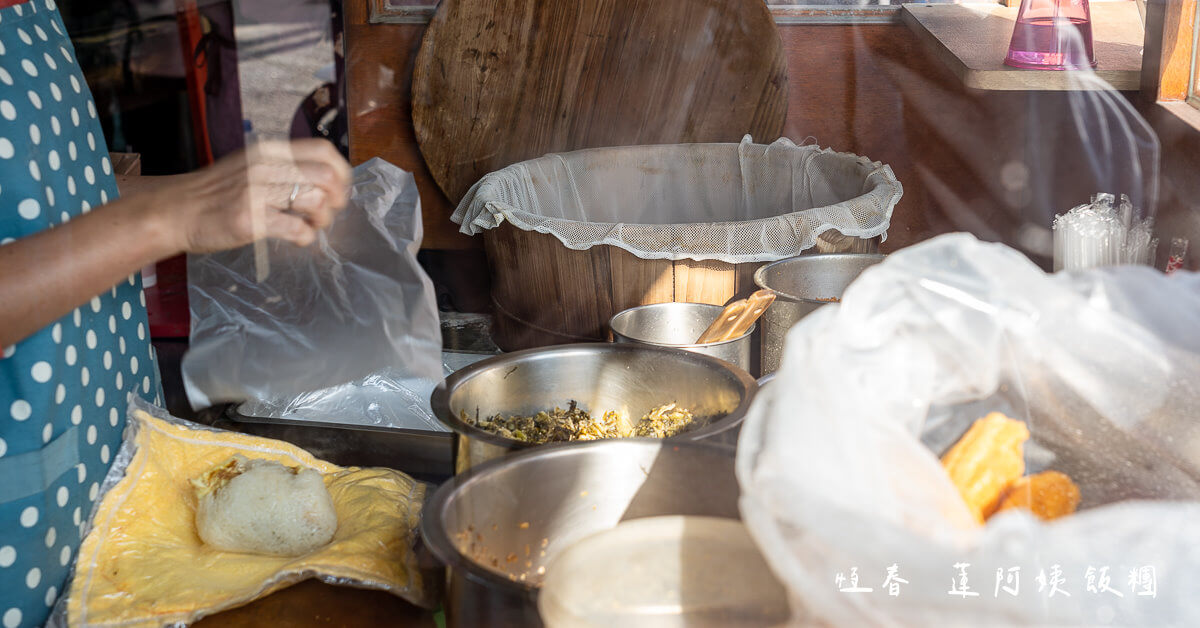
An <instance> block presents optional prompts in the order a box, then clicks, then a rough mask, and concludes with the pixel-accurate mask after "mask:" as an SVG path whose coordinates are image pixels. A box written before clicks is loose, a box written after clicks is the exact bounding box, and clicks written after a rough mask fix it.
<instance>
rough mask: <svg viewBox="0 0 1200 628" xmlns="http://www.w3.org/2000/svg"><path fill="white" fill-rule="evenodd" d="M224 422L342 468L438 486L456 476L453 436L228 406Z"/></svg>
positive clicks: (443, 433) (447, 433)
mask: <svg viewBox="0 0 1200 628" xmlns="http://www.w3.org/2000/svg"><path fill="white" fill-rule="evenodd" d="M224 415H225V418H226V419H227V420H229V421H231V422H233V423H235V424H237V426H238V427H239V428H240V431H244V432H247V433H250V434H253V435H256V436H262V437H265V438H274V439H277V440H283V441H287V442H289V443H292V444H293V445H296V446H298V447H301V448H303V449H305V450H307V451H309V452H310V453H312V454H313V455H314V456H316V457H318V458H321V459H322V460H327V461H329V462H332V463H334V464H338V465H342V466H357V467H387V468H391V469H396V470H398V471H401V472H404V473H407V474H408V475H411V476H413V477H414V478H415V479H418V480H421V481H425V482H431V483H433V484H439V483H441V482H442V481H444V480H445V479H446V478H448V477H451V476H452V475H453V474H454V433H453V432H435V431H432V430H414V429H405V428H389V427H383V426H379V425H356V424H347V423H333V422H329V421H298V420H294V419H271V418H265V417H258V416H250V415H245V414H242V413H241V412H238V410H237V406H235V405H230V406H228V407H227V408H226V410H225V412H224Z"/></svg>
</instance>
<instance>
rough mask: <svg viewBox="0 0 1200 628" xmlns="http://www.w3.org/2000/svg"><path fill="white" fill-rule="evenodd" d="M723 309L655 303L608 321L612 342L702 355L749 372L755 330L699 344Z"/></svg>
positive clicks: (717, 306)
mask: <svg viewBox="0 0 1200 628" xmlns="http://www.w3.org/2000/svg"><path fill="white" fill-rule="evenodd" d="M724 309H725V308H724V307H722V306H720V305H710V304H708V303H652V304H650V305H640V306H638V307H632V308H629V309H628V310H624V311H621V312H617V313H616V315H614V316H613V317H612V319H610V320H609V323H608V326H609V328H611V329H612V333H613V340H615V341H617V342H633V343H640V344H645V345H652V346H656V347H671V348H674V349H683V350H684V351H693V352H695V353H703V354H704V355H711V356H713V357H714V358H720V359H722V360H725V361H726V362H729V363H731V364H736V365H737V366H739V367H741V368H742V370H745V371H750V370H751V364H750V350H751V349H752V346H751V340H750V337H751V334H753V333H754V327H755V326H752V327H750V330H749V331H747V332H746V333H745V334H743V335H741V336H738V337H737V338H734V339H732V340H726V341H724V342H706V343H704V344H698V343H697V342H696V339H697V338H699V337H700V334H702V333H704V330H706V329H708V326H709V325H712V323H713V321H715V320H717V318H718V317H719V316H721V312H722V311H724Z"/></svg>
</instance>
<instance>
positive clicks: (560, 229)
mask: <svg viewBox="0 0 1200 628" xmlns="http://www.w3.org/2000/svg"><path fill="white" fill-rule="evenodd" d="M902 194H903V187H902V186H901V185H900V182H899V181H897V180H896V176H895V175H894V174H892V169H891V168H890V167H888V166H886V165H884V164H881V163H879V162H873V161H871V160H869V159H867V158H865V157H859V156H857V155H852V154H849V153H838V152H834V151H832V150H829V149H821V148H818V147H816V146H796V145H795V144H793V143H792V142H791V141H790V140H788V139H786V138H785V139H780V140H777V141H776V142H774V143H773V144H769V145H765V144H755V143H753V142H752V141H751V139H750V136H748V135H747V136H746V137H745V138H744V139H743V140H742V142H741V143H740V144H677V145H666V146H623V147H616V148H595V149H589V150H580V151H574V152H570V153H561V154H551V155H546V156H545V157H541V158H539V159H532V160H529V161H524V162H521V163H517V164H513V165H511V166H508V167H507V168H503V169H501V170H497V171H496V172H493V173H491V174H488V175H486V176H484V177H483V178H482V179H480V180H479V182H478V183H476V184H475V185H474V186H473V187H472V188H471V189H470V190H469V191H468V192H467V194H466V196H465V197H463V200H462V202H460V203H459V205H458V208H457V209H456V210H455V212H454V215H453V216H451V220H453V221H454V222H456V223H458V224H460V225H462V229H461V231H462V232H463V233H466V234H470V235H474V234H477V233H480V232H482V231H485V230H487V229H493V228H495V227H498V226H500V224H501V223H503V222H504V221H506V220H507V221H508V222H510V223H511V224H513V225H514V226H516V227H517V228H519V229H523V230H525V231H538V232H541V233H549V234H552V235H554V237H556V238H558V239H559V240H560V241H561V242H562V243H563V245H565V246H566V247H567V248H570V249H575V250H584V249H588V248H591V247H593V246H596V245H599V244H608V245H612V246H616V247H619V248H622V249H625V250H626V251H629V252H630V253H633V254H634V255H636V256H638V257H640V258H643V259H670V260H682V259H694V260H720V261H723V262H728V263H731V264H736V263H741V262H766V261H774V260H779V259H783V258H785V257H792V256H794V255H799V254H801V253H803V252H804V251H806V250H808V249H810V248H812V247H813V246H814V245H816V244H817V238H818V237H819V236H821V235H822V234H824V233H825V232H826V231H830V230H834V231H837V232H839V233H841V234H842V235H843V236H849V237H852V238H863V239H867V238H874V237H877V236H878V237H881V238H882V237H886V235H887V228H888V224H889V223H890V221H891V217H892V209H893V208H894V207H895V206H896V203H897V202H899V200H900V196H901V195H902Z"/></svg>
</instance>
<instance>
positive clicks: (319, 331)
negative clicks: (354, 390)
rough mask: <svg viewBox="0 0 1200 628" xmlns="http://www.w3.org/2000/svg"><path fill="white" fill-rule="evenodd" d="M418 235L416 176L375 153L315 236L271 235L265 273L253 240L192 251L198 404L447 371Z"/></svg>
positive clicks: (192, 384)
mask: <svg viewBox="0 0 1200 628" xmlns="http://www.w3.org/2000/svg"><path fill="white" fill-rule="evenodd" d="M421 236H422V229H421V209H420V198H419V196H418V194H417V186H416V182H415V181H414V180H413V176H412V175H411V174H410V173H407V172H404V171H403V170H400V169H399V168H397V167H395V166H393V165H391V164H389V163H387V162H385V161H383V160H380V159H372V160H370V161H368V162H366V163H364V164H362V165H360V166H358V167H357V168H355V169H354V185H353V187H352V189H351V197H350V204H349V206H348V207H347V208H346V210H345V211H343V212H342V213H341V214H340V215H339V216H338V217H337V218H336V219H335V221H334V223H333V224H332V225H331V226H330V227H329V229H328V231H327V232H326V233H324V234H322V236H321V237H319V238H318V241H317V243H316V244H314V245H312V246H309V247H305V248H300V247H297V246H295V245H292V244H289V243H286V242H280V241H274V240H272V241H269V253H268V255H269V260H270V273H269V275H268V276H267V278H266V279H265V280H263V281H262V282H261V283H260V282H258V281H257V280H256V279H257V278H258V275H257V273H258V270H259V269H258V268H257V266H256V263H255V255H254V250H253V247H252V246H247V247H243V248H240V249H235V250H232V251H226V252H221V253H213V254H209V255H195V256H189V258H188V280H189V287H188V297H189V301H190V307H191V313H192V333H191V346H190V349H189V351H188V353H187V355H185V356H184V359H183V378H184V386H185V388H186V390H187V395H188V400H189V401H190V402H191V404H192V406H193V407H195V408H202V407H206V406H209V405H212V404H214V403H222V402H236V401H244V400H248V399H278V398H287V397H294V396H297V395H300V394H302V393H306V392H310V391H314V390H319V389H323V388H329V387H333V386H338V385H340V384H344V383H347V382H350V381H353V380H358V379H360V378H363V377H366V376H367V375H369V374H371V373H374V372H376V371H379V370H381V369H391V370H393V371H399V372H401V373H403V374H405V375H406V376H407V377H409V378H415V379H423V380H428V381H429V382H438V381H441V379H442V364H441V328H440V325H439V323H438V314H437V304H436V297H435V295H434V291H433V284H432V283H431V282H430V280H429V278H428V277H427V276H426V275H425V272H424V271H423V270H422V269H421V267H420V265H419V264H418V263H417V257H416V256H417V249H418V248H419V247H420V243H421Z"/></svg>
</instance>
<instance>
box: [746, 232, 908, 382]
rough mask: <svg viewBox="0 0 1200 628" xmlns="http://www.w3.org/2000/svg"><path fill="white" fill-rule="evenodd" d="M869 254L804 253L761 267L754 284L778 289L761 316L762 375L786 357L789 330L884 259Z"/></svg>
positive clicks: (772, 370) (835, 297)
mask: <svg viewBox="0 0 1200 628" xmlns="http://www.w3.org/2000/svg"><path fill="white" fill-rule="evenodd" d="M883 258H884V256H883V255H876V254H870V253H824V254H820V255H801V256H800V257H790V258H788V259H785V260H779V261H778V262H774V263H771V264H767V265H766V266H762V267H761V268H759V269H758V270H757V271H755V272H754V283H756V284H758V287H760V288H769V289H771V290H774V291H775V295H776V296H775V302H774V303H772V304H771V307H769V308H767V311H766V313H765V314H763V317H762V368H761V374H762V375H768V374H770V373H774V372H775V370H776V369H778V368H779V360H780V358H782V357H783V344H784V338H785V336H787V332H788V330H789V329H791V328H792V325H795V324H796V323H797V322H798V321H799V320H800V319H802V318H804V317H805V316H808V315H809V314H811V313H812V312H813V311H815V310H816V309H817V308H819V307H821V306H822V305H828V304H829V302H830V301H829V299H841V298H842V292H844V291H845V290H846V286H849V285H850V283H851V282H853V281H854V280H855V279H856V278H857V277H858V276H859V275H860V274H862V272H863V271H864V270H866V269H867V268H869V267H871V266H874V265H875V264H878V263H879V262H882V261H883Z"/></svg>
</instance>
